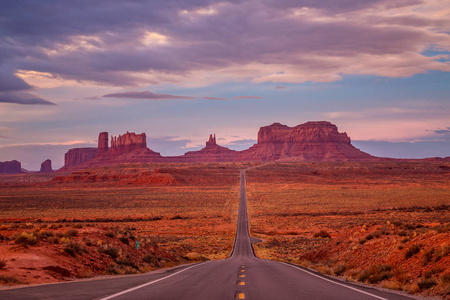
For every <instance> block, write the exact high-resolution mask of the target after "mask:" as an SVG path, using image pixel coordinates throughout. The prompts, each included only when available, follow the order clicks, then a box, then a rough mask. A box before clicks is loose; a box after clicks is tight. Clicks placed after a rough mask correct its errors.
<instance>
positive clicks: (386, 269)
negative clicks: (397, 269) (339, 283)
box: [358, 265, 394, 283]
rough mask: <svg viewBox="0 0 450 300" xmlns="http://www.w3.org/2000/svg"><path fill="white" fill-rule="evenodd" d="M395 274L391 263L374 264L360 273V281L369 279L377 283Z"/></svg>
mask: <svg viewBox="0 0 450 300" xmlns="http://www.w3.org/2000/svg"><path fill="white" fill-rule="evenodd" d="M392 276H394V272H392V267H391V266H390V265H373V266H371V267H370V268H368V269H365V270H364V271H362V272H361V274H359V277H358V280H359V281H362V282H364V281H369V282H370V283H377V282H380V281H383V280H385V279H389V278H391V277H392Z"/></svg>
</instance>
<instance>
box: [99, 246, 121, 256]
mask: <svg viewBox="0 0 450 300" xmlns="http://www.w3.org/2000/svg"><path fill="white" fill-rule="evenodd" d="M99 252H100V253H104V254H107V255H109V256H110V257H111V258H112V259H116V258H117V257H119V249H118V248H116V247H114V246H111V245H107V246H106V247H102V248H100V249H99Z"/></svg>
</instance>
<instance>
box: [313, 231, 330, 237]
mask: <svg viewBox="0 0 450 300" xmlns="http://www.w3.org/2000/svg"><path fill="white" fill-rule="evenodd" d="M314 237H316V238H317V237H320V238H324V239H330V238H331V235H330V234H329V233H328V232H327V231H325V230H321V231H319V232H316V233H314Z"/></svg>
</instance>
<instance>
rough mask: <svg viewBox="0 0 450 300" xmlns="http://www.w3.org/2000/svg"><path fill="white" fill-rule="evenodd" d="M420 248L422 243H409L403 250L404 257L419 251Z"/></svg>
mask: <svg viewBox="0 0 450 300" xmlns="http://www.w3.org/2000/svg"><path fill="white" fill-rule="evenodd" d="M420 248H422V245H420V244H414V245H411V246H410V247H409V248H408V249H407V250H406V252H405V259H408V258H411V257H413V256H414V255H416V254H417V253H419V252H420Z"/></svg>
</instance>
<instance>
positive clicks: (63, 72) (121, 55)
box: [0, 0, 450, 99]
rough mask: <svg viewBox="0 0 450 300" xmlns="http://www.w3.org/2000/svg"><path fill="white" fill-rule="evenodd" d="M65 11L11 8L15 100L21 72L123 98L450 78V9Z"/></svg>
mask: <svg viewBox="0 0 450 300" xmlns="http://www.w3.org/2000/svg"><path fill="white" fill-rule="evenodd" d="M55 3H56V2H55V1H54V0H52V1H45V2H39V3H37V2H35V1H28V0H23V1H21V6H20V7H19V6H17V5H15V4H14V3H12V2H11V1H10V3H6V4H2V11H3V12H4V14H3V17H2V32H1V33H0V40H1V42H0V66H2V65H3V66H8V67H4V70H3V71H1V72H0V76H1V77H2V78H3V77H5V78H7V80H5V81H4V82H5V85H6V86H4V87H3V90H4V91H6V89H8V90H24V89H28V88H29V87H30V85H33V82H32V81H31V80H32V78H29V80H30V82H24V81H23V80H21V79H20V78H18V77H17V76H15V75H14V72H15V71H16V70H23V71H25V72H27V71H36V72H42V73H46V74H47V73H48V74H51V76H54V78H59V79H64V80H72V81H73V80H75V81H80V82H94V83H97V84H102V85H113V86H120V87H134V86H145V85H148V84H159V83H171V84H173V83H182V82H184V83H190V82H193V81H199V82H202V81H203V82H209V81H210V80H218V81H226V80H234V81H246V82H255V83H259V82H292V83H299V82H332V81H336V80H340V79H341V78H342V76H343V75H378V76H385V77H395V78H396V77H409V76H412V75H415V74H419V73H425V72H427V71H428V70H438V71H444V72H449V71H450V64H449V63H448V61H449V59H450V58H449V56H448V55H435V56H431V57H430V56H425V55H423V52H424V51H426V50H427V49H430V48H434V49H439V50H440V51H443V52H444V53H445V51H448V50H450V36H449V34H448V27H449V26H450V21H449V19H450V18H449V6H450V5H449V4H444V3H442V2H441V1H434V0H420V1H419V0H398V1H389V0H374V1H360V0H340V1H335V0H323V1H311V0H299V1H295V0H282V1H279V0H261V1H220V2H217V1H215V0H196V1H169V0H168V1H144V0H137V1H133V2H132V3H130V2H129V1H125V0H122V1H114V3H110V4H109V5H107V6H105V5H104V3H103V2H101V1H97V2H91V1H82V2H81V4H80V3H79V2H77V3H72V2H70V1H66V2H64V3H60V2H58V5H55ZM99 16H101V18H100V17H99ZM368 37H370V38H368ZM2 72H3V73H2ZM0 82H2V81H1V80H0ZM0 90H2V89H1V87H0ZM144 99H148V98H144ZM150 99H154V98H150ZM177 99H180V98H177Z"/></svg>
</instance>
